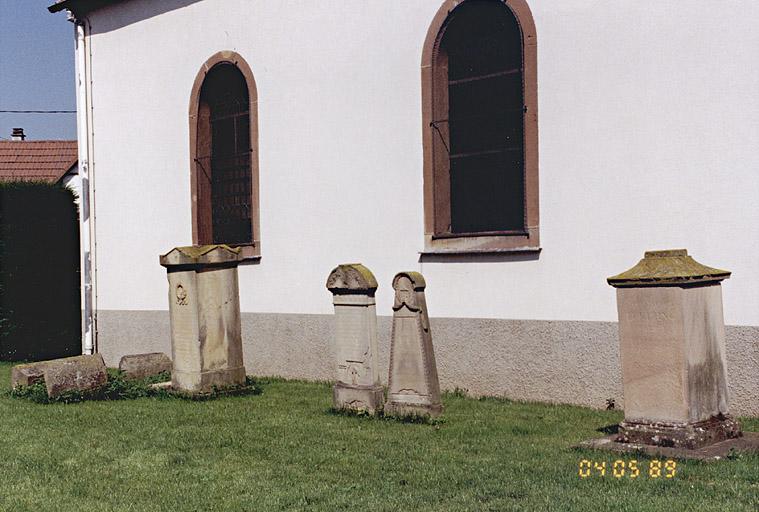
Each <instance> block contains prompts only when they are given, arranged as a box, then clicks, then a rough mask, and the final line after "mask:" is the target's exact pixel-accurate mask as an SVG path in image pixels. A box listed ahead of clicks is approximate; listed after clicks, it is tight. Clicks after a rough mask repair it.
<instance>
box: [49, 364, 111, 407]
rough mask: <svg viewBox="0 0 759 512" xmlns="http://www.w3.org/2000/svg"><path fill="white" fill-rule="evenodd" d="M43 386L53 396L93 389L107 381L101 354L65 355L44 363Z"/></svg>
mask: <svg viewBox="0 0 759 512" xmlns="http://www.w3.org/2000/svg"><path fill="white" fill-rule="evenodd" d="M44 373H45V387H46V388H47V394H48V396H49V397H51V398H53V397H56V396H58V395H61V394H63V393H66V392H68V391H94V390H97V389H98V388H100V387H102V386H104V385H105V384H106V382H107V381H108V374H107V372H106V368H105V362H104V361H103V356H101V355H100V354H94V355H91V356H76V357H67V358H64V359H55V360H53V361H47V362H46V364H45V365H44Z"/></svg>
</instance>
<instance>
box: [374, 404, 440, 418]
mask: <svg viewBox="0 0 759 512" xmlns="http://www.w3.org/2000/svg"><path fill="white" fill-rule="evenodd" d="M384 412H385V415H386V416H424V417H428V418H437V417H438V416H440V414H441V413H442V412H443V406H442V404H435V405H428V404H411V403H402V402H387V403H386V404H385V409H384Z"/></svg>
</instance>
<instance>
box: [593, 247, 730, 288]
mask: <svg viewBox="0 0 759 512" xmlns="http://www.w3.org/2000/svg"><path fill="white" fill-rule="evenodd" d="M728 277H730V272H729V271H727V270H720V269H718V268H712V267H707V266H706V265H702V264H701V263H698V262H697V261H696V260H694V259H693V258H692V257H690V256H688V251H687V250H685V249H674V250H666V251H648V252H646V253H645V254H644V257H643V259H642V260H640V261H639V262H638V264H637V265H635V266H634V267H633V268H631V269H629V270H627V271H625V272H622V273H621V274H617V275H616V276H612V277H609V278H608V279H607V281H608V283H609V284H610V285H611V286H614V287H620V286H646V285H657V284H660V285H668V284H688V283H701V282H710V281H714V282H718V281H722V280H723V279H727V278H728Z"/></svg>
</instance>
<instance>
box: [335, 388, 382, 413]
mask: <svg viewBox="0 0 759 512" xmlns="http://www.w3.org/2000/svg"><path fill="white" fill-rule="evenodd" d="M384 404H385V390H384V389H383V388H382V386H371V387H364V386H349V385H347V384H343V383H342V382H338V383H337V384H335V385H334V386H333V388H332V407H334V408H335V409H338V410H346V411H356V412H366V413H368V414H377V412H379V411H381V410H382V407H383V405H384Z"/></svg>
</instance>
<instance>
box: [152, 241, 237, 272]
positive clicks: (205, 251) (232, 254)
mask: <svg viewBox="0 0 759 512" xmlns="http://www.w3.org/2000/svg"><path fill="white" fill-rule="evenodd" d="M240 259H241V254H240V248H239V247H235V248H232V247H230V246H228V245H225V244H211V245H190V246H186V247H175V248H173V249H172V250H170V251H169V252H167V253H166V254H163V255H161V257H160V260H159V261H160V263H161V265H162V266H164V267H174V266H187V265H191V266H214V265H228V264H230V263H236V262H239V261H240Z"/></svg>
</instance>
